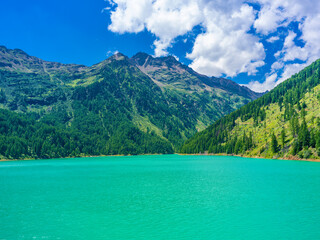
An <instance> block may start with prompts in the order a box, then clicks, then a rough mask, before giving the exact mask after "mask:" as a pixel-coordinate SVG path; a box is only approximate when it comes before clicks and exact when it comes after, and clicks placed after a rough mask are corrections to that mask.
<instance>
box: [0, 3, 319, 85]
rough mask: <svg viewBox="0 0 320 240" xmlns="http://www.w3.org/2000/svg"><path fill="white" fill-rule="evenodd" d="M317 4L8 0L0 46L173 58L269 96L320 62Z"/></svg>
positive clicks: (80, 57)
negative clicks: (169, 56) (285, 81)
mask: <svg viewBox="0 0 320 240" xmlns="http://www.w3.org/2000/svg"><path fill="white" fill-rule="evenodd" d="M319 2H320V1H318V0H305V1H300V0H282V1H272V0H249V1H241V0H175V1H172V0H134V1H133V0H107V1H104V0H94V1H92V0H77V1H75V0H64V1H62V0H55V1H44V0H29V1H25V0H4V1H2V4H1V8H0V21H1V23H2V24H1V31H0V44H1V45H5V46H7V47H8V48H20V49H22V50H24V51H26V52H27V53H29V54H30V55H33V56H37V57H40V58H42V59H45V60H49V61H58V62H63V63H78V64H85V65H92V64H95V63H97V62H100V61H102V60H104V59H106V58H107V57H108V56H110V55H111V54H113V53H114V52H116V51H120V52H122V53H124V54H125V55H127V56H132V55H134V54H135V53H137V52H139V51H143V52H146V53H149V54H151V55H154V56H165V55H168V54H169V55H174V56H176V57H177V58H178V59H179V60H180V61H181V62H183V63H185V64H187V65H189V66H190V67H192V68H193V69H194V70H196V71H198V72H200V73H203V74H206V75H210V76H217V77H219V76H221V77H226V78H229V79H232V80H234V81H236V82H238V83H240V84H246V85H247V86H248V87H250V88H252V89H253V90H256V91H265V90H269V89H272V88H273V87H274V86H276V85H277V84H279V83H280V82H282V81H283V80H285V79H286V78H287V77H290V76H291V75H292V74H294V73H296V72H298V71H299V70H301V69H302V68H303V67H305V66H306V65H308V64H310V63H311V62H313V61H314V60H316V59H317V58H319V57H320V44H319V39H320V3H319Z"/></svg>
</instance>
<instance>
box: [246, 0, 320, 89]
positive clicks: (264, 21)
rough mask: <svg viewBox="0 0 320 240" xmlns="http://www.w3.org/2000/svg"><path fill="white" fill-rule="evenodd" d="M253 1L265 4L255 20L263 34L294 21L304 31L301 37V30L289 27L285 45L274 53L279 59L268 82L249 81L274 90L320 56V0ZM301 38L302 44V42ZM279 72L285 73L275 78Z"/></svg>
mask: <svg viewBox="0 0 320 240" xmlns="http://www.w3.org/2000/svg"><path fill="white" fill-rule="evenodd" d="M252 2H255V3H258V4H260V5H261V10H260V12H259V14H258V18H257V20H256V21H255V23H254V27H255V29H256V31H257V32H259V33H261V34H262V35H268V34H270V33H277V30H278V28H280V27H287V26H288V25H289V24H290V23H298V24H299V29H298V30H299V31H300V32H301V36H300V37H298V34H297V32H295V31H294V30H288V32H287V35H286V37H285V39H284V41H283V47H282V49H281V50H280V51H278V52H276V53H275V54H274V57H275V58H276V61H275V62H274V63H273V64H272V65H271V70H270V73H269V77H267V78H266V80H265V82H263V83H258V82H256V81H253V82H250V83H249V84H247V86H248V87H250V88H252V89H253V90H257V91H263V90H270V89H272V88H273V87H274V86H277V85H278V84H279V83H281V82H283V81H285V80H286V79H288V78H289V77H291V76H292V75H293V74H295V73H297V72H299V71H300V70H302V69H303V68H304V67H306V66H308V65H309V64H311V63H312V62H313V61H315V60H316V59H318V58H319V57H320V45H319V39H320V1H316V0H305V1H300V0H281V1H271V0H253V1H252ZM279 39H280V38H278V36H274V37H270V38H269V39H267V41H269V42H274V41H278V40H279ZM298 41H300V42H302V44H300V45H298V44H297V42H298ZM278 72H281V74H277V77H276V78H275V77H274V76H275V74H276V73H278ZM272 76H273V77H272Z"/></svg>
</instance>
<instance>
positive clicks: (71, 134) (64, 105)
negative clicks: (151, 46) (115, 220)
mask: <svg viewBox="0 0 320 240" xmlns="http://www.w3.org/2000/svg"><path fill="white" fill-rule="evenodd" d="M145 56H147V57H148V58H152V57H151V56H149V55H146V54H145ZM0 57H1V58H0V59H1V60H0V63H2V64H0V109H3V110H1V122H0V130H1V131H0V138H1V140H0V158H7V159H15V158H56V157H72V156H86V155H110V154H112V155H115V154H145V153H173V152H174V151H177V150H178V149H179V148H180V147H181V146H182V144H183V143H184V141H185V140H187V139H188V138H190V137H191V136H193V135H194V134H195V133H197V132H198V130H202V129H204V128H205V127H207V126H208V125H210V124H212V123H213V122H214V121H215V120H217V119H218V118H220V117H222V116H223V115H225V114H226V113H230V112H232V111H233V110H235V109H237V108H238V107H240V106H242V105H243V104H245V103H246V102H249V101H251V100H252V99H254V98H256V97H257V96H258V95H259V94H256V93H254V92H252V91H250V90H248V89H246V88H243V87H240V86H239V85H237V84H235V83H232V82H231V81H229V80H223V79H219V81H218V80H215V79H211V78H208V77H204V76H202V75H199V74H197V73H195V72H193V71H192V70H191V69H189V68H187V67H186V66H183V65H182V64H181V63H179V62H177V61H176V60H175V59H174V58H172V57H168V58H152V59H153V60H154V62H152V63H150V64H151V65H148V66H149V67H151V68H153V69H156V68H157V66H160V65H161V66H162V67H161V69H162V70H161V71H160V72H161V74H162V75H161V76H160V75H159V76H158V75H157V74H153V73H152V72H151V70H150V69H149V70H150V71H148V72H145V71H143V69H142V70H141V69H140V68H141V66H140V65H139V64H137V63H136V58H135V57H133V58H131V59H129V58H127V57H126V56H124V55H122V54H116V55H114V56H112V57H111V58H109V59H107V60H105V61H103V62H101V63H99V64H96V65H94V66H92V67H85V66H82V65H74V64H60V63H53V62H46V61H43V60H41V59H38V58H36V57H31V56H29V55H27V54H26V53H24V52H23V51H21V50H9V49H6V48H5V47H1V46H0ZM160 72H159V73H160ZM150 76H151V77H150ZM158 77H159V78H158ZM160 77H161V79H160ZM223 81H225V82H223ZM229 86H232V88H230V90H229V88H228V87H229Z"/></svg>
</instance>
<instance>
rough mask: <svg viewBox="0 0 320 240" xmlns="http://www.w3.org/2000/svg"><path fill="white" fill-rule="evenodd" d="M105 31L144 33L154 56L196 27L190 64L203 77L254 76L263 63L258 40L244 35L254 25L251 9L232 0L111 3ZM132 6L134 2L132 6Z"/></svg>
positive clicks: (160, 53) (165, 0) (163, 52)
mask: <svg viewBox="0 0 320 240" xmlns="http://www.w3.org/2000/svg"><path fill="white" fill-rule="evenodd" d="M112 2H113V3H114V4H116V8H115V10H113V11H111V25H110V26H109V30H111V31H113V32H118V33H124V32H131V33H137V32H141V31H143V30H144V29H147V30H148V31H150V32H151V33H153V34H154V35H155V36H156V37H157V39H156V40H155V41H154V46H155V55H156V56H163V55H167V54H168V52H167V49H168V48H169V47H171V46H172V43H173V41H174V39H175V38H176V37H178V36H183V35H186V34H187V33H189V32H191V31H192V29H193V28H194V27H195V26H198V25H201V26H202V27H203V29H204V31H205V32H204V33H202V34H199V35H198V36H197V37H196V39H195V43H194V47H193V50H192V52H191V53H189V54H187V57H188V58H190V59H192V60H193V62H192V64H191V65H190V66H191V67H192V68H194V69H195V70H196V71H199V72H200V73H203V74H207V75H215V76H220V75H222V74H226V75H228V76H235V75H237V74H238V73H240V72H248V73H249V74H255V73H256V72H257V68H258V67H260V66H262V65H264V62H263V60H264V58H265V52H264V48H263V45H262V43H260V42H259V38H258V37H255V36H253V35H251V34H248V33H247V32H248V31H249V30H250V28H251V26H252V24H253V23H254V21H255V12H254V10H253V8H252V7H250V6H249V5H247V4H244V3H242V2H241V1H238V0H224V1H223V0H217V1H208V0H176V1H172V0H149V1H148V0H136V1H129V0H114V1H112ZM133 2H134V3H133Z"/></svg>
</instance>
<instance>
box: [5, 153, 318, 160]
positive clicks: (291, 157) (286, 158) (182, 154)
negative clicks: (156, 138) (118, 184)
mask: <svg viewBox="0 0 320 240" xmlns="http://www.w3.org/2000/svg"><path fill="white" fill-rule="evenodd" d="M153 155H168V154H138V155H121V154H118V155H97V156H79V157H63V158H41V159H37V158H26V159H0V162H10V161H30V160H35V161H37V160H40V161H41V160H51V159H72V158H94V157H129V156H153ZM169 155H181V156H184V155H185V156H188V155H189V156H230V157H244V158H253V159H254V158H260V159H268V160H285V161H304V162H320V159H312V158H310V159H302V158H299V157H296V156H290V157H285V158H267V157H260V156H246V155H239V154H226V153H218V154H212V153H194V154H185V153H171V154H169Z"/></svg>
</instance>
